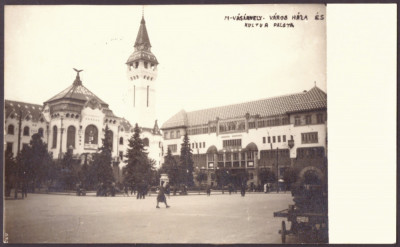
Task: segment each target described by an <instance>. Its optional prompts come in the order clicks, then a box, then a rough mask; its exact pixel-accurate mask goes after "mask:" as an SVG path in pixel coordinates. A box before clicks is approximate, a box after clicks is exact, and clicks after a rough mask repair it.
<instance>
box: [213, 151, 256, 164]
mask: <svg viewBox="0 0 400 247" xmlns="http://www.w3.org/2000/svg"><path fill="white" fill-rule="evenodd" d="M256 156H257V155H256ZM246 158H247V160H248V161H249V160H254V152H253V151H249V152H229V153H225V161H232V160H242V161H244V160H246ZM207 159H208V162H210V161H214V154H211V153H210V154H207ZM217 161H218V162H223V161H224V154H223V153H219V154H217Z"/></svg>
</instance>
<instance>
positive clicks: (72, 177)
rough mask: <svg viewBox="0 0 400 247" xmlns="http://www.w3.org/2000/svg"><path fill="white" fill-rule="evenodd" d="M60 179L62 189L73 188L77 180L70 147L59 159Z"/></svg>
mask: <svg viewBox="0 0 400 247" xmlns="http://www.w3.org/2000/svg"><path fill="white" fill-rule="evenodd" d="M60 175H61V181H62V182H63V186H64V189H68V190H71V189H74V184H76V182H77V181H78V176H77V173H76V171H75V169H74V167H73V157H72V149H69V150H68V151H67V152H66V153H65V155H64V157H63V159H62V161H61V174H60Z"/></svg>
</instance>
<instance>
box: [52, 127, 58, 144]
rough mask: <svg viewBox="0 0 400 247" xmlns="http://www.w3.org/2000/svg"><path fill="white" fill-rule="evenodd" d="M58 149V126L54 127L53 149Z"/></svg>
mask: <svg viewBox="0 0 400 247" xmlns="http://www.w3.org/2000/svg"><path fill="white" fill-rule="evenodd" d="M56 147H57V126H55V125H54V126H53V145H52V148H56Z"/></svg>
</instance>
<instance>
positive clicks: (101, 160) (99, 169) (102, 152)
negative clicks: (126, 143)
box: [93, 125, 115, 186]
mask: <svg viewBox="0 0 400 247" xmlns="http://www.w3.org/2000/svg"><path fill="white" fill-rule="evenodd" d="M110 136H111V131H110V129H109V128H108V125H106V129H105V134H104V139H102V143H103V145H102V146H101V147H100V148H99V150H98V151H99V152H98V153H96V154H95V155H94V159H93V168H94V170H95V172H96V181H97V182H98V183H103V185H105V186H111V183H112V182H114V180H115V178H114V174H113V170H112V167H111V161H112V156H111V149H112V146H111V145H112V142H111V141H112V140H111V138H110Z"/></svg>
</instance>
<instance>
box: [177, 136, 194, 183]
mask: <svg viewBox="0 0 400 247" xmlns="http://www.w3.org/2000/svg"><path fill="white" fill-rule="evenodd" d="M192 156H193V154H192V149H191V148H190V143H189V137H188V134H187V133H185V136H184V137H183V142H182V144H181V157H180V165H181V167H180V168H181V174H182V179H183V181H184V183H185V184H186V185H187V186H188V187H192V186H193V185H194V181H193V163H194V162H193V157H192Z"/></svg>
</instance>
